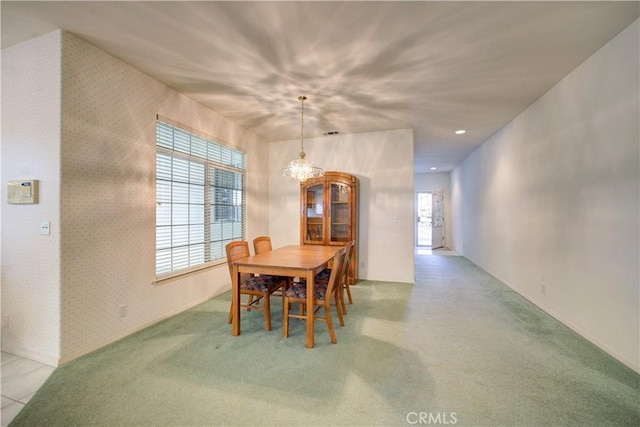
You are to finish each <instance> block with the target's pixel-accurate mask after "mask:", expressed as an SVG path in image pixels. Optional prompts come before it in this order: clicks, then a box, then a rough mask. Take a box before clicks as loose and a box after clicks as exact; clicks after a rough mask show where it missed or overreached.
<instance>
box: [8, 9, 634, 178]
mask: <svg viewBox="0 0 640 427" xmlns="http://www.w3.org/2000/svg"><path fill="white" fill-rule="evenodd" d="M639 4H640V3H639V2H635V1H632V2H613V1H604V2H592V1H586V2H579V1H571V2H480V1H473V2H430V1H427V2H297V1H292V2H240V1H235V2H211V1H199V2H180V1H178V2H171V1H168V2H127V1H125V2H67V1H63V2H49V1H47V2H33V1H25V2H20V1H10V2H7V1H2V3H1V9H0V13H1V16H2V21H1V31H2V39H1V40H2V49H5V48H7V47H10V46H12V45H15V44H17V43H20V42H22V41H25V40H28V39H30V38H33V37H36V36H38V35H41V34H45V33H47V32H50V31H53V30H55V29H57V28H62V29H64V30H67V31H70V32H72V33H74V34H76V35H78V36H79V37H81V38H83V39H85V40H87V41H89V42H90V43H92V44H94V45H96V46H98V47H100V48H102V49H103V50H105V51H107V52H109V53H111V54H112V55H114V56H116V57H118V58H120V59H122V60H123V61H125V62H127V63H129V64H131V65H132V66H134V67H136V68H137V69H139V70H141V71H143V72H145V73H147V74H148V75H150V76H152V77H154V78H155V79H157V80H159V81H161V82H163V83H165V84H166V85H168V86H170V87H172V88H174V89H176V90H177V91H179V92H182V93H184V94H186V95H187V96H189V97H191V98H193V99H194V100H196V101H198V102H200V103H201V104H203V105H205V106H207V107H209V108H211V109H212V110H214V111H216V112H218V113H219V114H221V115H223V116H225V117H227V118H228V119H230V120H232V121H234V122H236V123H238V124H239V125H241V126H242V127H244V128H246V129H249V130H251V131H253V132H254V133H256V134H258V135H259V136H261V137H262V138H264V139H265V140H266V141H278V140H289V139H297V138H299V134H300V103H299V101H298V100H297V98H298V96H299V95H302V94H304V95H306V96H307V97H308V101H307V102H305V138H309V137H316V136H322V135H323V134H325V133H327V132H332V131H338V132H340V134H349V133H361V132H372V131H383V130H392V129H407V128H412V129H414V138H415V172H416V173H423V172H429V171H430V170H431V168H432V167H437V168H438V169H437V171H449V170H451V169H452V168H454V167H455V166H456V165H458V164H459V163H460V162H461V161H462V160H463V159H464V158H465V157H466V156H467V155H468V154H469V153H470V152H471V151H473V150H474V149H475V148H476V147H477V146H478V145H480V144H482V143H483V142H484V141H486V140H487V139H488V138H489V137H490V136H491V135H493V134H494V133H495V132H496V131H498V130H499V129H500V128H502V127H503V126H504V125H506V124H507V123H508V122H509V121H511V120H512V119H513V118H514V117H516V116H517V115H518V114H519V113H521V112H522V111H523V110H525V109H526V108H527V107H528V106H529V105H531V104H532V103H533V102H534V101H535V100H536V99H537V98H539V97H540V96H542V95H543V94H544V93H545V92H547V91H548V90H549V89H550V88H551V87H552V86H553V85H555V84H556V83H557V82H558V81H560V80H561V79H562V78H563V77H564V76H566V75H567V74H568V73H569V72H570V71H571V70H572V69H574V68H575V67H576V66H578V65H579V64H580V63H582V62H584V61H585V60H586V59H587V58H588V57H589V56H590V55H592V54H593V53H594V52H595V51H597V50H598V49H599V48H600V47H602V46H603V45H604V44H606V43H607V42H608V41H609V40H611V39H612V38H613V37H614V36H615V35H617V34H618V33H619V32H620V31H621V30H623V29H624V28H625V27H627V26H628V25H630V24H631V23H632V22H633V21H635V20H636V19H637V18H638V16H639V9H640V8H639ZM457 129H466V130H467V133H466V134H464V135H455V134H454V131H455V130H457ZM326 137H327V138H331V137H332V136H326Z"/></svg>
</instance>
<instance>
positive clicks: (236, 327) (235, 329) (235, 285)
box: [231, 264, 240, 336]
mask: <svg viewBox="0 0 640 427" xmlns="http://www.w3.org/2000/svg"><path fill="white" fill-rule="evenodd" d="M232 270H233V274H231V313H232V315H233V319H232V330H231V335H233V336H238V335H240V286H239V283H240V273H239V272H238V266H237V265H235V264H234V265H233V268H232Z"/></svg>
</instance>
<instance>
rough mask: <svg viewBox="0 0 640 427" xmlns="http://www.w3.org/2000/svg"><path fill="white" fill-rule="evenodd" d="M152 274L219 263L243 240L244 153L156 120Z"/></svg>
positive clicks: (167, 122)
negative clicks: (232, 244)
mask: <svg viewBox="0 0 640 427" xmlns="http://www.w3.org/2000/svg"><path fill="white" fill-rule="evenodd" d="M156 146H157V154H156V275H157V276H170V275H173V274H174V273H176V272H178V271H179V272H183V271H190V270H193V269H197V268H198V267H202V266H203V265H204V264H206V263H209V262H212V261H216V260H220V259H224V258H225V257H226V254H225V246H226V244H227V243H229V242H231V241H233V240H239V239H244V238H245V226H246V221H245V218H246V214H245V213H246V197H245V193H246V192H245V170H246V155H245V154H244V153H243V152H241V151H238V150H235V149H232V148H229V147H226V146H224V145H222V144H219V143H217V142H214V141H211V140H210V139H208V138H204V137H202V136H200V135H197V134H195V133H194V132H193V131H190V130H186V129H185V128H183V127H178V125H176V124H172V123H171V122H169V121H168V120H165V119H160V118H158V120H157V121H156Z"/></svg>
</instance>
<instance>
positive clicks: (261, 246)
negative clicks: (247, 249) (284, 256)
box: [253, 236, 273, 254]
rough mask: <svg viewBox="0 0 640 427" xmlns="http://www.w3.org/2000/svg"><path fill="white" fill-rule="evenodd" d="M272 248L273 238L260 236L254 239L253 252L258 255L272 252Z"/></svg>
mask: <svg viewBox="0 0 640 427" xmlns="http://www.w3.org/2000/svg"><path fill="white" fill-rule="evenodd" d="M272 249H273V248H272V247H271V237H269V236H258V237H256V238H255V239H253V251H254V252H255V253H256V254H260V253H262V252H268V251H270V250H272Z"/></svg>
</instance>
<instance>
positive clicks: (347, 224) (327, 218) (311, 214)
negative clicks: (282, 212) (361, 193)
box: [300, 172, 358, 285]
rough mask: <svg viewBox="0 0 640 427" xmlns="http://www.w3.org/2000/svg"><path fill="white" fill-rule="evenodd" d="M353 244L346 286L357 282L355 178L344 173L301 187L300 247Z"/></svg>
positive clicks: (318, 179) (327, 175)
mask: <svg viewBox="0 0 640 427" xmlns="http://www.w3.org/2000/svg"><path fill="white" fill-rule="evenodd" d="M351 240H355V241H356V245H355V251H354V255H353V259H352V260H351V267H350V271H349V284H350V285H355V284H356V282H357V281H358V178H356V177H355V176H353V175H349V174H347V173H343V172H325V174H324V176H321V177H319V178H311V179H308V180H306V181H302V182H301V183H300V243H301V244H303V245H346V244H347V243H349V242H350V241H351Z"/></svg>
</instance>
